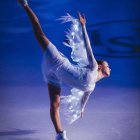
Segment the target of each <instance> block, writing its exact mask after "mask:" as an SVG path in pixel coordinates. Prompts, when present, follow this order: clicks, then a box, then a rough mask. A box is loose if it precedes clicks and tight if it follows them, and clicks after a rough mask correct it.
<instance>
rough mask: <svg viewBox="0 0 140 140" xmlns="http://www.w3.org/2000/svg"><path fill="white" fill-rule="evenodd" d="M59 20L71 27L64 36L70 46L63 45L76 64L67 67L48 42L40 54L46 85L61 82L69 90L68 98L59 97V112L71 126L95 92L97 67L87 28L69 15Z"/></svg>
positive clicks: (66, 63)
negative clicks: (70, 51) (60, 105)
mask: <svg viewBox="0 0 140 140" xmlns="http://www.w3.org/2000/svg"><path fill="white" fill-rule="evenodd" d="M60 19H61V20H63V21H64V22H68V21H71V22H72V23H73V24H72V25H71V28H70V30H69V33H67V35H66V36H67V38H68V40H69V43H64V44H65V45H66V46H69V47H71V48H72V53H71V57H72V59H73V61H74V62H77V65H74V64H72V63H70V61H69V60H68V59H67V58H66V57H65V56H64V55H63V54H62V53H61V52H59V51H58V50H57V48H56V47H55V46H54V45H53V44H52V43H51V42H50V43H49V45H48V46H47V47H46V48H47V49H46V51H45V52H44V54H43V62H42V72H43V76H44V80H45V81H46V82H48V83H51V84H52V85H55V86H57V87H60V86H61V82H64V83H66V84H67V85H69V86H70V87H71V88H72V89H71V95H69V96H61V104H62V106H63V111H62V112H63V113H64V115H65V116H66V117H65V118H66V120H67V121H68V123H70V124H71V123H73V122H74V121H75V120H77V119H78V118H80V115H81V112H83V111H84V108H85V105H86V103H87V100H88V98H89V95H90V94H91V93H92V91H93V90H94V87H95V82H96V78H97V75H98V71H97V69H98V65H97V62H96V60H95V58H94V55H93V52H92V48H91V45H90V41H89V38H88V34H87V31H86V27H85V26H81V25H80V23H79V22H78V20H77V19H75V18H74V17H72V16H70V15H69V14H68V15H67V16H63V17H61V18H60Z"/></svg>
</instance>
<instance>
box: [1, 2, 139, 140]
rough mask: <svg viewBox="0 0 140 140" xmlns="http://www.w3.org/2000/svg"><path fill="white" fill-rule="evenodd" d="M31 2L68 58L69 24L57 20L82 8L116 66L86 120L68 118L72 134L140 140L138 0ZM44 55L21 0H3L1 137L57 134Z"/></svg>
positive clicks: (100, 49) (100, 51)
mask: <svg viewBox="0 0 140 140" xmlns="http://www.w3.org/2000/svg"><path fill="white" fill-rule="evenodd" d="M29 4H30V6H31V8H32V9H33V11H34V12H35V13H36V14H37V16H38V18H39V20H40V23H41V25H42V28H43V30H44V32H45V34H46V35H47V36H48V37H49V39H50V40H51V41H52V42H53V43H54V44H55V45H56V46H57V48H58V49H59V50H60V51H61V52H62V53H64V54H65V55H66V56H67V57H68V58H69V59H70V61H72V60H71V58H70V52H71V50H70V48H67V47H65V46H64V45H63V44H62V42H63V41H65V31H67V29H68V27H69V24H60V21H58V20H56V19H58V18H59V17H60V16H63V15H65V14H66V13H70V14H71V15H72V16H74V17H77V11H80V12H81V13H84V14H85V16H86V19H87V30H88V34H89V37H90V41H91V44H92V48H93V52H94V55H95V57H96V58H97V59H105V60H107V61H108V63H109V65H110V68H111V76H110V77H109V78H106V79H103V80H101V81H99V82H98V83H97V87H96V88H95V91H94V93H96V94H95V95H94V94H93V95H92V96H91V98H90V100H89V103H88V105H87V109H86V110H87V113H86V114H85V117H84V119H83V120H82V121H78V122H76V123H75V124H74V125H72V126H68V125H66V124H65V123H64V127H65V128H66V129H67V130H68V133H69V136H70V138H71V139H72V140H75V139H81V137H82V138H83V140H92V139H98V140H112V139H113V140H132V139H134V140H139V138H140V137H139V128H140V127H139V121H140V120H139V99H140V95H139V93H140V66H139V65H140V12H139V9H140V6H139V5H140V2H139V1H138V0H61V1H60V0H51V1H49V0H29ZM41 61H42V52H41V49H40V47H39V44H38V43H37V41H36V39H35V37H34V34H33V32H32V27H31V23H30V21H29V19H28V17H27V15H26V13H25V11H24V10H23V9H22V8H21V6H19V4H18V3H17V2H16V1H13V0H9V1H8V0H1V2H0V114H1V115H0V140H9V139H10V140H11V139H12V138H13V140H16V139H17V140H23V138H24V139H27V140H39V139H41V140H45V139H46V138H47V139H50V140H52V139H54V136H55V133H54V129H53V126H52V124H51V122H50V118H49V99H48V98H49V97H48V94H47V92H48V91H47V86H46V83H44V81H43V77H42V73H41ZM104 93H105V94H104ZM62 94H64V95H66V94H69V88H68V87H64V88H63V89H62ZM92 101H93V102H92ZM87 120H88V121H87ZM91 124H92V125H91ZM36 131H37V132H36ZM46 132H47V133H46ZM85 133H86V134H87V135H86V137H85V135H84V134H85ZM77 134H78V135H77ZM80 136H81V137H80Z"/></svg>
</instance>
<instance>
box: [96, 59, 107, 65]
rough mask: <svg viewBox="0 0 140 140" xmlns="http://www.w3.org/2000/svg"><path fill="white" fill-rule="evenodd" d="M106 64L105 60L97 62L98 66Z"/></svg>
mask: <svg viewBox="0 0 140 140" xmlns="http://www.w3.org/2000/svg"><path fill="white" fill-rule="evenodd" d="M104 62H105V60H97V64H98V65H102V64H103V63H104Z"/></svg>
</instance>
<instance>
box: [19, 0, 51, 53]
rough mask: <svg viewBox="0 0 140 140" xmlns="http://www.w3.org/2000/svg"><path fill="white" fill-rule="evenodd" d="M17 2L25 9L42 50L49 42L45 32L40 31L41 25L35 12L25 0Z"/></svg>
mask: <svg viewBox="0 0 140 140" xmlns="http://www.w3.org/2000/svg"><path fill="white" fill-rule="evenodd" d="M18 2H19V3H20V4H21V6H22V7H23V8H24V9H25V11H26V13H27V15H28V17H29V19H30V21H31V23H32V27H33V31H34V34H35V36H36V39H37V40H38V42H39V44H40V46H41V48H42V49H43V50H45V49H46V47H47V46H48V44H49V39H48V38H47V37H46V36H45V34H44V33H43V31H42V28H41V25H40V23H39V20H38V18H37V16H36V15H35V13H34V12H33V11H32V9H31V8H30V7H29V5H28V2H27V0H18Z"/></svg>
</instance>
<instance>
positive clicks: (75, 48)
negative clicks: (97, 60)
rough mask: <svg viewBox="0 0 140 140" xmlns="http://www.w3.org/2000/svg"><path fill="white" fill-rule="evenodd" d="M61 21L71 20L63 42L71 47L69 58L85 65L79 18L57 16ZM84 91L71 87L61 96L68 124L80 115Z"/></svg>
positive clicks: (85, 56)
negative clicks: (65, 39) (66, 93)
mask: <svg viewBox="0 0 140 140" xmlns="http://www.w3.org/2000/svg"><path fill="white" fill-rule="evenodd" d="M59 20H61V21H62V23H66V22H71V23H72V24H71V25H70V29H69V30H68V32H66V37H67V42H63V44H64V45H65V46H68V47H70V48H71V49H72V52H71V58H72V60H73V61H74V62H77V64H78V65H79V67H85V66H87V65H88V64H89V62H88V59H87V53H86V48H85V44H84V39H83V33H82V27H81V24H80V23H79V20H78V19H76V18H74V17H72V16H71V15H69V14H67V15H66V16H62V17H61V18H59ZM83 95H84V91H82V90H79V89H76V88H72V89H71V94H70V95H69V96H61V105H62V113H63V114H64V115H65V119H66V121H67V122H68V123H69V124H72V123H73V122H74V121H76V120H77V119H79V118H80V116H81V111H82V108H81V100H82V97H83Z"/></svg>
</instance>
